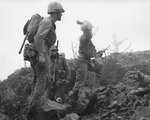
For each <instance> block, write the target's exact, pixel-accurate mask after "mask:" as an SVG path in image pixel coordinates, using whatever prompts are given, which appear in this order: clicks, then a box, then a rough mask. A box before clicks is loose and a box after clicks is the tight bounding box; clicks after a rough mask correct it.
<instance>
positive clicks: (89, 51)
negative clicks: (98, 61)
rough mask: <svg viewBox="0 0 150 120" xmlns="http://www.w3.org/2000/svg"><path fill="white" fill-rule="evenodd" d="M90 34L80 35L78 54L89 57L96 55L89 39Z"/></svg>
mask: <svg viewBox="0 0 150 120" xmlns="http://www.w3.org/2000/svg"><path fill="white" fill-rule="evenodd" d="M91 38H92V35H87V36H85V35H82V36H81V37H80V45H79V51H78V52H79V55H80V56H81V57H84V58H87V59H90V58H92V57H95V55H96V49H95V46H94V45H93V43H92V41H91Z"/></svg>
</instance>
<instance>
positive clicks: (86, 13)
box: [0, 0, 150, 80]
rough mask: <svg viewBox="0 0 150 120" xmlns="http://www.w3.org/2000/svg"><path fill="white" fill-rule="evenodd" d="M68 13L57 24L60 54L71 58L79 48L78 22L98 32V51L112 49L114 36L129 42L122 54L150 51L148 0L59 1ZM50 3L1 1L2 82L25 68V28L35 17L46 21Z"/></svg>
mask: <svg viewBox="0 0 150 120" xmlns="http://www.w3.org/2000/svg"><path fill="white" fill-rule="evenodd" d="M57 1H58V2H60V3H61V4H62V5H63V7H64V9H65V13H64V14H63V16H62V21H58V22H56V27H57V30H56V33H57V39H58V40H59V51H60V52H64V53H66V57H67V58H72V51H71V42H73V43H74V45H76V44H77V43H78V38H79V36H80V34H81V31H80V27H79V25H77V24H76V20H81V21H82V20H89V21H91V23H92V24H93V25H94V27H95V30H96V28H98V32H97V33H96V34H95V35H94V37H93V43H94V44H95V46H96V48H97V50H100V49H103V48H105V47H107V46H108V45H111V48H110V49H114V48H113V45H112V42H113V39H112V35H113V33H115V34H116V36H117V38H116V39H117V41H120V40H123V39H126V40H125V41H124V42H123V43H122V45H121V46H120V49H119V50H120V51H123V50H124V49H125V48H127V47H128V45H129V43H131V42H132V44H131V47H130V49H129V50H133V51H141V50H149V49H150V42H149V41H150V2H149V0H57ZM50 2H51V0H0V15H1V19H0V79H1V80H3V79H6V78H7V76H8V75H10V74H11V73H13V72H14V71H15V70H17V69H20V68H21V67H23V66H24V61H23V55H22V54H21V55H19V54H18V51H19V49H20V47H21V44H22V42H23V39H24V36H23V26H24V24H25V23H26V21H27V20H28V19H29V18H30V17H31V16H32V15H33V14H35V13H39V14H40V15H42V16H43V17H47V16H48V15H47V6H48V4H49V3H50Z"/></svg>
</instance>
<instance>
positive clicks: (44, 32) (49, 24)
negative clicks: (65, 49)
mask: <svg viewBox="0 0 150 120" xmlns="http://www.w3.org/2000/svg"><path fill="white" fill-rule="evenodd" d="M55 29H56V26H55V23H54V22H53V21H52V20H51V18H50V17H47V18H44V19H43V20H42V21H41V22H40V24H39V28H38V30H37V33H36V35H35V37H34V43H35V46H36V49H37V51H38V53H39V54H42V53H44V52H47V51H48V50H49V49H50V47H51V46H52V45H54V44H55V42H56V33H55Z"/></svg>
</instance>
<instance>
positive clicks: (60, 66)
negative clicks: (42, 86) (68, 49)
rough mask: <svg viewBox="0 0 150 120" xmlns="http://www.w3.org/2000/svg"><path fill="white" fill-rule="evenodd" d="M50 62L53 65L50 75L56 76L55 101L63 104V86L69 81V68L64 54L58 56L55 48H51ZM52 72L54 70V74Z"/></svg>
mask: <svg viewBox="0 0 150 120" xmlns="http://www.w3.org/2000/svg"><path fill="white" fill-rule="evenodd" d="M57 55H58V57H57ZM51 60H52V63H53V66H52V73H55V74H56V75H55V81H54V89H55V90H54V92H55V93H54V94H55V95H54V96H55V100H56V101H57V102H59V103H64V101H65V85H66V83H68V82H69V81H70V79H71V71H70V67H69V64H68V63H67V61H66V58H65V54H64V53H61V54H59V53H58V50H57V48H56V47H55V46H54V47H52V48H51ZM55 63H56V64H55ZM54 67H55V68H54ZM53 70H55V72H54V71H53ZM49 92H51V91H49Z"/></svg>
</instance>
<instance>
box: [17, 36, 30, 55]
mask: <svg viewBox="0 0 150 120" xmlns="http://www.w3.org/2000/svg"><path fill="white" fill-rule="evenodd" d="M27 38H28V34H26V36H25V37H24V40H23V43H22V45H21V48H20V50H19V54H21V52H22V48H23V46H24V44H25V42H26V39H27Z"/></svg>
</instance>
